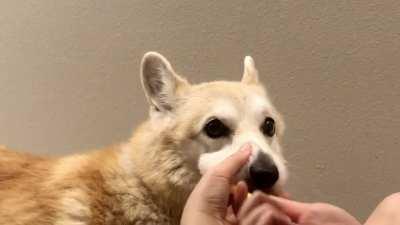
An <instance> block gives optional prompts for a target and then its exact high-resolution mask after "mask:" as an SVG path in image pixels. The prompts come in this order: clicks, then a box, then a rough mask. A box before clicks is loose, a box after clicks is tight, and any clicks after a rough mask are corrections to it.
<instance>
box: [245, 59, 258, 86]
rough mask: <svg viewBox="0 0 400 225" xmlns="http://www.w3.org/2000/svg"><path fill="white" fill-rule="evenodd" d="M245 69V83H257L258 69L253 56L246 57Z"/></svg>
mask: <svg viewBox="0 0 400 225" xmlns="http://www.w3.org/2000/svg"><path fill="white" fill-rule="evenodd" d="M243 64H244V71H243V77H242V82H243V83H245V84H257V83H258V71H257V69H256V66H255V63H254V60H253V58H252V57H251V56H246V57H244V62H243Z"/></svg>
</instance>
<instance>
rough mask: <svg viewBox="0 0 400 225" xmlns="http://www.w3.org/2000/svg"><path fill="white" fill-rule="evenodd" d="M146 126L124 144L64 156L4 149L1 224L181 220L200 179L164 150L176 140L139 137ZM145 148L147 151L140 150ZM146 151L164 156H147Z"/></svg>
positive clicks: (0, 161) (1, 155)
mask: <svg viewBox="0 0 400 225" xmlns="http://www.w3.org/2000/svg"><path fill="white" fill-rule="evenodd" d="M147 129H148V128H146V123H145V124H144V125H143V126H142V127H140V128H139V132H137V134H138V135H136V136H134V137H133V139H132V141H130V142H128V143H126V144H121V145H118V146H115V147H113V148H110V149H105V150H100V151H94V152H90V153H88V154H82V155H72V156H67V157H62V158H40V157H35V156H31V155H28V154H22V153H17V152H15V151H11V150H7V149H5V148H1V149H0V224H5V225H14V224H33V225H34V224H38V225H39V224H43V225H46V224H56V225H70V224H71V225H72V224H74V225H75V224H76V225H81V224H82V225H83V224H88V225H89V224H90V225H100V224H101V225H103V224H104V225H105V224H110V225H111V224H121V225H122V224H179V217H180V213H181V210H182V207H183V204H184V202H185V199H186V197H187V195H188V193H189V191H190V188H191V186H190V184H193V183H194V182H195V180H196V179H197V178H194V177H193V178H191V180H185V178H184V176H185V175H186V174H185V169H184V168H179V167H177V166H179V165H181V164H180V163H182V162H181V161H179V160H177V161H176V162H173V160H172V161H171V159H173V158H174V156H173V155H169V152H168V151H167V152H165V151H162V149H165V148H168V146H169V145H173V144H174V143H173V142H174V140H173V138H171V137H166V138H165V139H159V138H154V139H153V140H151V139H147V140H145V141H142V140H140V138H141V137H142V136H146V135H148V134H147V131H146V130H147ZM157 140H159V143H157ZM148 143H156V144H155V145H153V144H152V146H148V145H147V144H148ZM157 145H162V147H160V146H157ZM142 146H143V147H144V146H146V147H147V148H148V150H144V151H143V152H141V151H142V149H140V148H141V147H142ZM161 148H162V149H161ZM123 150H128V151H129V153H130V156H131V160H132V161H131V163H132V165H134V166H133V167H134V169H132V171H129V170H127V169H126V168H122V167H121V163H119V157H120V156H122V155H123V153H122V151H123ZM135 150H137V151H135ZM134 151H135V152H134ZM132 153H133V154H132ZM136 153H137V154H136ZM148 154H151V155H158V154H160V156H159V157H157V160H153V159H154V158H153V159H149V160H146V158H148ZM143 155H147V156H146V157H145V158H142V157H143ZM167 176H169V177H167ZM174 176H176V177H175V178H174ZM178 177H179V178H178ZM171 181H172V182H177V184H174V183H172V182H171ZM186 182H187V183H186ZM186 184H188V187H184V186H185V185H186Z"/></svg>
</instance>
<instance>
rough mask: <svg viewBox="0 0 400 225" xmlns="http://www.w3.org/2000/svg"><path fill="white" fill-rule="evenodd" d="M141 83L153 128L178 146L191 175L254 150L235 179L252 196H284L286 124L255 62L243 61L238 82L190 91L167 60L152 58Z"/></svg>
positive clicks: (146, 59)
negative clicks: (266, 193)
mask: <svg viewBox="0 0 400 225" xmlns="http://www.w3.org/2000/svg"><path fill="white" fill-rule="evenodd" d="M141 78H142V85H143V87H144V90H145V94H146V97H147V99H148V101H149V103H150V105H151V110H150V117H151V119H150V122H151V124H152V126H153V127H156V128H157V129H158V130H164V131H165V132H166V133H169V134H170V135H172V136H173V138H174V139H175V140H177V142H178V143H179V147H178V148H179V149H175V150H176V151H179V154H181V155H183V156H184V159H185V162H186V164H187V165H189V167H191V168H192V169H193V171H197V172H200V173H202V174H203V173H204V172H205V171H207V170H208V169H209V168H211V167H213V166H215V165H216V164H217V163H219V162H221V161H222V160H224V159H225V158H227V157H228V156H230V155H231V154H232V153H234V152H236V151H238V150H239V149H240V148H241V147H242V146H243V145H245V144H250V145H251V146H252V153H251V156H250V160H249V162H248V163H247V165H246V166H245V167H244V168H242V170H241V171H240V172H239V174H238V177H237V178H238V179H239V180H245V181H246V182H247V184H248V185H249V187H250V190H254V189H261V190H264V191H269V192H279V191H281V187H282V185H283V184H284V183H285V181H286V178H287V171H286V167H285V160H284V158H283V156H282V152H281V148H280V143H279V142H280V139H281V138H282V134H283V129H284V127H283V121H282V118H281V116H280V115H279V113H278V112H277V111H276V110H275V108H274V106H273V105H272V103H271V101H270V100H269V98H268V96H267V93H266V90H265V89H264V87H263V86H262V84H260V82H259V79H258V72H257V69H256V68H255V64H254V61H253V59H252V58H251V57H249V56H247V57H245V59H244V74H243V77H242V79H241V81H239V82H228V81H214V82H209V83H202V84H198V85H191V84H189V82H188V81H187V80H186V79H184V78H182V77H181V76H179V75H177V73H176V72H175V71H174V70H173V68H172V66H171V64H170V63H169V62H168V61H167V59H166V58H164V57H163V56H162V55H160V54H158V53H155V52H149V53H147V54H145V56H144V57H143V60H142V64H141Z"/></svg>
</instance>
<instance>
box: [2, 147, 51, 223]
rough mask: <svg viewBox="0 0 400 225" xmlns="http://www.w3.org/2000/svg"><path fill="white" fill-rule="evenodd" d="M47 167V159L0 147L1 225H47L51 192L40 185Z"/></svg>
mask: <svg viewBox="0 0 400 225" xmlns="http://www.w3.org/2000/svg"><path fill="white" fill-rule="evenodd" d="M50 164H51V160H49V159H46V158H41V157H36V156H32V155H29V154H24V153H18V152H15V151H11V150H8V149H6V148H5V147H0V223H1V224H11V225H12V224H49V223H48V222H49V221H50V220H51V219H50V218H51V217H52V213H51V212H50V211H51V210H50V207H49V206H50V205H51V204H50V202H51V199H52V197H51V194H52V193H51V192H49V191H48V190H45V187H44V186H43V185H42V183H43V180H44V179H43V178H45V177H48V175H49V167H50ZM44 199H47V201H43V200H44ZM44 212H45V213H44Z"/></svg>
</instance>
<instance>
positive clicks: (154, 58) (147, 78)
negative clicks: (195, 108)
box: [141, 52, 189, 112]
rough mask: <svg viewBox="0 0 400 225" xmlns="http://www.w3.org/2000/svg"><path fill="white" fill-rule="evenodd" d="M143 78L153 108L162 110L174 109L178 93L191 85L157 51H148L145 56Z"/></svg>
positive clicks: (142, 66) (142, 69) (142, 68)
mask: <svg viewBox="0 0 400 225" xmlns="http://www.w3.org/2000/svg"><path fill="white" fill-rule="evenodd" d="M141 80H142V86H143V89H144V92H145V94H146V97H147V100H148V101H149V103H150V105H151V107H152V109H155V110H156V111H161V112H165V111H171V110H173V109H174V107H175V104H176V100H177V98H178V96H177V95H178V94H179V92H180V91H181V90H182V89H183V88H184V87H186V86H188V85H189V83H188V82H187V81H186V80H185V79H183V78H182V77H180V76H178V75H177V74H176V73H175V71H174V69H173V68H172V66H171V64H170V63H169V62H168V60H167V59H166V58H165V57H164V56H162V55H161V54H159V53H157V52H148V53H146V54H145V55H144V56H143V59H142V63H141Z"/></svg>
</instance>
